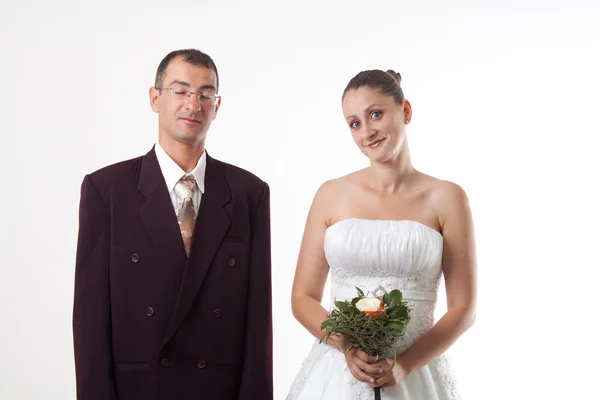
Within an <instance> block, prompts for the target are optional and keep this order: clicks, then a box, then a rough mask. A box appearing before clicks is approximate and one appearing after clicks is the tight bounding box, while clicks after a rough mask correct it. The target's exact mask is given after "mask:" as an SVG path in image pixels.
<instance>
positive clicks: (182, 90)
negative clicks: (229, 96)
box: [156, 86, 221, 105]
mask: <svg viewBox="0 0 600 400" xmlns="http://www.w3.org/2000/svg"><path fill="white" fill-rule="evenodd" d="M156 89H157V90H168V91H169V93H170V94H171V97H173V98H174V99H176V100H185V99H186V98H187V99H190V98H191V96H192V95H193V94H194V95H196V97H197V98H198V101H199V102H200V103H201V104H204V105H215V104H217V101H218V100H219V99H220V98H221V96H219V95H218V94H216V93H214V91H213V90H210V89H208V90H205V91H203V92H199V93H196V92H191V91H189V90H187V88H186V87H185V86H174V87H163V88H156Z"/></svg>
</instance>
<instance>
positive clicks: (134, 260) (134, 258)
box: [131, 253, 140, 263]
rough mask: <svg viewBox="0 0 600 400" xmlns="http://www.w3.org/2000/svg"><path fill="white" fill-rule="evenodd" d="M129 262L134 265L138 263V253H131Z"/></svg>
mask: <svg viewBox="0 0 600 400" xmlns="http://www.w3.org/2000/svg"><path fill="white" fill-rule="evenodd" d="M131 261H133V262H134V263H136V262H138V261H140V255H139V254H138V253H133V254H132V255H131Z"/></svg>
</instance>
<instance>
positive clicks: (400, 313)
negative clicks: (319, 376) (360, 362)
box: [321, 288, 410, 356]
mask: <svg viewBox="0 0 600 400" xmlns="http://www.w3.org/2000/svg"><path fill="white" fill-rule="evenodd" d="M356 290H357V292H358V296H357V297H355V298H353V299H352V300H350V301H335V302H334V305H335V307H334V308H333V310H332V311H331V312H330V313H329V315H328V316H327V319H326V320H325V321H323V323H322V324H321V329H322V330H325V332H324V333H323V337H322V338H321V342H322V341H323V340H327V339H328V338H329V337H331V336H340V335H341V336H343V337H345V338H346V339H347V340H348V341H349V342H350V343H352V345H353V346H354V347H358V348H361V349H363V350H364V351H365V352H366V353H367V354H369V355H372V356H378V355H379V356H381V355H382V354H383V352H384V351H385V350H386V349H388V348H391V347H392V346H393V345H394V343H396V342H397V341H398V340H399V339H400V338H401V337H402V335H403V334H404V329H405V328H406V325H407V324H408V321H409V320H410V309H409V307H408V305H407V303H406V301H404V299H403V297H402V292H400V290H397V289H395V290H392V291H391V292H389V293H385V294H384V295H383V296H381V297H379V298H380V299H381V300H382V301H383V304H384V310H383V312H382V313H381V314H379V315H377V316H370V315H367V314H365V313H363V312H361V311H360V310H359V309H358V308H356V303H358V301H359V300H360V299H362V298H365V295H364V292H363V291H362V290H361V289H359V288H356Z"/></svg>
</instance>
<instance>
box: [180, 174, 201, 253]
mask: <svg viewBox="0 0 600 400" xmlns="http://www.w3.org/2000/svg"><path fill="white" fill-rule="evenodd" d="M196 189H198V184H197V183H196V179H194V176H193V175H184V176H183V177H182V178H181V179H180V180H179V181H178V182H177V184H176V185H175V194H176V195H177V197H178V200H179V201H180V203H179V209H178V210H177V222H179V230H180V231H181V238H182V239H183V245H184V247H185V253H186V254H187V255H188V257H189V255H190V249H191V248H192V238H193V235H194V226H195V225H196V212H195V211H194V202H193V201H192V198H193V196H194V192H195V191H196Z"/></svg>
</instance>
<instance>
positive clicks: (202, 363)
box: [196, 360, 206, 369]
mask: <svg viewBox="0 0 600 400" xmlns="http://www.w3.org/2000/svg"><path fill="white" fill-rule="evenodd" d="M196 365H197V366H198V368H200V369H202V368H204V367H206V361H204V360H200V361H198V364H196Z"/></svg>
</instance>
